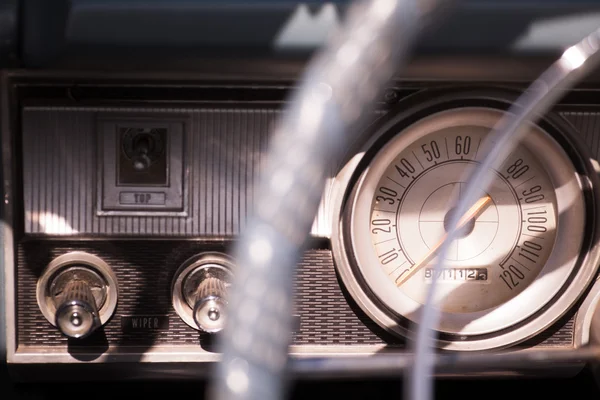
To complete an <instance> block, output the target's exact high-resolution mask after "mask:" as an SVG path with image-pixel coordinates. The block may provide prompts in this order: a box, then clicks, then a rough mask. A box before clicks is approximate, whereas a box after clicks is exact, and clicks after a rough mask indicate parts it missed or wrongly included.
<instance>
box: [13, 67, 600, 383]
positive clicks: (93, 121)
mask: <svg viewBox="0 0 600 400" xmlns="http://www.w3.org/2000/svg"><path fill="white" fill-rule="evenodd" d="M10 84H11V85H12V94H13V95H14V98H15V101H14V103H13V105H12V108H11V109H10V111H11V112H12V116H13V117H14V119H13V121H14V130H13V131H12V134H10V135H5V136H4V140H5V145H6V144H10V143H11V142H12V144H13V145H14V149H15V152H14V157H13V160H12V163H9V164H7V165H5V169H4V171H5V173H6V174H8V175H6V176H5V178H6V179H9V180H11V182H12V185H13V187H14V188H15V191H14V196H15V197H14V198H15V203H14V206H13V209H12V212H13V214H12V215H13V221H12V226H13V229H14V231H13V237H14V243H15V248H14V258H12V257H10V255H9V256H8V258H7V260H10V261H11V262H10V263H9V264H7V269H6V271H5V274H6V277H7V281H6V284H7V289H9V290H7V292H6V293H7V296H14V297H13V299H14V300H15V301H14V302H13V303H12V304H15V306H14V308H9V309H8V313H7V315H8V319H7V321H8V322H9V325H8V333H9V345H11V346H12V347H9V362H10V363H11V364H12V365H21V366H26V365H30V364H40V363H52V364H54V363H57V364H78V365H87V364H102V363H104V362H110V363H113V362H133V361H143V362H153V363H159V362H160V363H173V365H176V363H182V362H186V363H195V364H196V365H203V364H204V363H207V362H212V361H215V360H217V359H218V353H216V352H215V347H214V339H215V335H214V333H210V332H209V331H210V330H211V327H214V324H213V322H214V321H215V320H216V319H218V318H216V319H215V320H213V319H212V318H214V317H215V316H217V315H220V314H219V313H222V312H225V311H224V310H222V309H221V308H220V307H221V303H220V300H221V299H222V298H223V297H224V296H225V294H224V293H225V291H226V290H225V289H224V288H226V287H227V284H228V278H227V276H226V274H225V275H219V272H215V271H222V270H235V265H234V264H235V260H229V259H228V258H227V254H228V253H229V252H230V249H231V246H232V245H233V244H234V242H235V239H236V237H237V235H238V234H239V233H240V231H241V230H242V229H243V228H244V224H245V221H246V218H247V216H248V213H249V212H250V210H251V209H252V207H254V199H255V192H254V184H255V182H256V181H257V179H258V177H259V176H260V170H261V168H262V166H263V165H264V158H265V152H266V149H267V146H268V143H269V137H270V133H271V132H272V129H273V124H274V123H275V121H276V119H277V117H278V115H279V113H280V109H281V105H282V104H283V102H284V101H285V99H286V96H287V93H288V92H289V90H290V89H291V88H292V86H291V85H289V84H287V83H282V82H276V83H274V82H258V83H256V82H245V83H244V82H243V83H240V82H218V81H217V82H213V81H210V80H206V81H200V82H198V81H194V82H190V83H189V84H180V83H179V84H177V85H174V86H171V87H169V86H168V85H164V84H157V83H156V82H147V83H141V84H140V85H131V86H128V87H127V88H119V86H118V85H117V84H114V85H112V86H111V85H110V84H107V83H106V82H105V83H104V84H102V85H94V84H87V85H73V84H72V83H71V82H68V81H61V80H60V79H58V80H53V81H52V83H51V84H39V80H35V79H34V80H28V79H27V78H26V77H21V78H15V79H14V80H11V81H10ZM499 86H502V87H501V89H499ZM522 88H523V86H522V85H520V84H514V83H506V84H503V85H499V84H494V85H493V86H492V85H490V84H479V85H473V86H470V87H468V88H465V86H464V85H457V84H453V83H452V82H443V83H440V82H427V81H420V82H418V81H410V82H409V81H398V82H397V86H396V87H390V88H389V90H388V94H389V95H388V96H386V98H385V99H383V100H382V101H381V102H380V103H379V105H378V109H377V111H376V115H374V118H377V119H379V120H380V121H381V120H383V119H384V118H385V117H386V116H389V115H390V113H395V112H396V110H397V107H398V104H399V103H400V104H402V102H405V101H406V102H412V103H413V104H414V102H418V101H421V100H419V99H422V100H423V101H429V100H431V99H432V98H433V97H434V96H433V94H431V95H430V94H428V93H435V91H436V90H443V91H445V92H446V93H454V94H456V96H457V101H458V102H459V103H460V99H461V97H460V96H461V95H460V94H461V93H466V92H468V91H472V90H476V91H477V92H478V93H485V94H486V95H485V96H483V97H486V96H487V97H489V98H492V99H493V98H494V97H495V93H498V91H501V92H503V93H508V94H509V95H514V94H515V93H518V91H519V90H521V89H522ZM593 93H594V91H593V90H592V89H590V90H587V91H585V90H583V91H581V92H578V93H575V92H574V93H573V94H571V95H569V96H567V97H565V99H564V101H563V103H561V104H559V105H557V106H556V108H555V110H554V111H553V114H554V115H553V118H557V119H560V120H561V124H562V125H561V129H563V133H564V134H565V135H567V136H568V137H573V138H575V139H574V140H575V141H578V142H580V143H582V144H583V146H584V147H585V148H586V149H587V150H585V151H587V152H589V153H590V154H591V156H592V158H593V159H594V160H595V159H597V158H598V157H600V142H599V141H598V137H597V135H596V130H597V126H598V125H597V124H598V123H599V122H600V114H598V113H597V112H596V110H595V107H596V103H595V102H594V101H595V97H594V96H593V95H592V94H593ZM391 94H393V95H391ZM483 97H482V102H484V100H483ZM470 101H471V100H470ZM584 103H585V105H582V104H584ZM407 104H408V103H407ZM374 132H375V131H373V130H371V131H368V132H366V133H365V136H364V137H363V138H361V140H359V141H358V142H357V143H347V144H346V145H347V157H346V159H345V160H344V162H343V163H341V164H340V165H335V166H332V170H331V171H330V179H329V180H328V184H327V187H326V188H325V190H324V195H323V199H322V204H321V208H320V210H319V213H318V215H317V216H316V218H315V222H314V225H313V229H312V233H311V237H310V238H309V241H308V249H307V250H306V252H305V255H304V258H303V259H302V261H301V263H300V264H299V265H298V269H297V271H296V275H295V278H294V279H295V280H294V289H295V302H294V304H295V306H294V307H295V310H294V315H295V321H296V326H295V329H294V332H293V348H292V352H293V353H294V354H295V355H296V356H298V357H305V356H309V355H325V354H326V355H331V356H343V355H349V354H362V355H369V354H374V353H377V352H382V351H384V352H396V353H404V352H406V349H407V343H406V338H405V337H403V336H402V335H396V334H394V332H393V331H390V330H387V329H385V327H381V326H380V325H381V324H378V323H377V322H376V321H375V320H374V319H373V316H372V315H369V313H368V312H365V310H364V308H363V307H361V306H360V304H357V301H356V298H355V297H354V296H353V295H352V293H350V292H349V291H348V286H347V285H348V283H347V281H346V280H345V279H341V278H340V275H339V273H338V270H337V269H336V268H338V267H339V265H336V263H338V264H339V260H337V259H335V256H334V254H333V253H332V244H331V241H332V235H333V234H334V232H335V229H333V227H334V224H337V223H338V222H339V220H338V219H337V218H338V217H339V215H337V214H336V208H335V201H336V199H337V198H338V196H339V195H340V185H339V173H340V168H341V166H342V165H343V164H344V163H345V162H347V161H348V160H351V159H352V158H353V157H354V156H355V155H356V154H358V153H359V152H360V151H361V148H363V146H365V144H366V143H368V142H369V141H370V140H371V139H373V138H374V137H375V136H376V135H375V133H374ZM588 158H589V157H588ZM588 161H589V160H586V161H585V162H588ZM10 171H13V172H14V175H12V174H10ZM207 254H212V255H214V254H217V255H218V256H217V257H216V258H212V259H210V262H204V261H202V260H203V258H202V256H203V255H207ZM56 260H59V261H56ZM97 260H101V262H98V261H97ZM230 262H231V264H233V267H232V266H231V265H230V264H229V263H230ZM189 266H192V267H193V268H192V269H191V270H190V269H186V268H187V267H189ZM184 267H186V268H184ZM596 267H597V265H592V266H590V268H591V271H592V273H593V272H594V271H595V268H596ZM183 270H185V271H187V272H186V274H184V275H185V276H180V273H181V271H183ZM190 271H191V272H190ZM178 279H180V281H179V283H177V282H178ZM73 280H75V281H77V282H83V283H84V284H85V285H79V286H77V285H70V282H71V281H73ZM40 282H43V283H40ZM177 285H179V286H177ZM186 285H187V286H186ZM114 287H118V299H117V301H116V307H115V308H114V311H111V312H110V313H109V312H108V311H107V310H110V307H109V305H110V302H109V301H108V300H107V299H109V298H110V293H114V292H111V291H110V290H111V288H114ZM174 287H178V288H182V289H178V291H179V290H180V291H181V294H180V295H178V296H179V297H178V298H177V302H178V306H177V307H176V306H174V301H175V300H174V299H175V297H176V296H174V292H173V288H174ZM588 289H589V287H588V286H585V287H581V288H580V291H579V295H578V296H576V299H575V301H574V304H571V306H569V307H568V308H567V309H566V310H565V312H564V313H562V314H561V315H556V316H555V318H554V319H553V322H552V323H551V324H548V325H546V326H544V328H543V329H541V330H539V331H536V332H535V334H533V335H529V336H528V337H524V338H523V340H520V341H518V343H515V344H511V346H512V347H509V350H523V349H531V348H538V349H570V348H576V347H578V346H579V345H581V343H579V342H578V341H577V340H576V338H577V337H579V336H580V334H579V332H577V327H578V324H577V321H578V318H580V315H578V313H577V311H578V305H579V304H580V302H582V301H583V300H584V299H585V296H584V295H585V294H586V291H587V290H588ZM82 293H83V294H82ZM67 295H69V296H71V297H68V296H67ZM73 301H75V302H74V303H76V304H75V305H73V304H74V303H73ZM40 307H41V309H40ZM74 307H79V308H74ZM44 309H45V310H46V312H43V311H44ZM48 310H50V312H48ZM182 310H183V311H182ZM203 310H204V311H206V312H205V313H204V311H203ZM207 318H208V319H207ZM211 321H212V322H211ZM88 322H89V324H88ZM23 371H26V370H23ZM22 377H23V379H35V377H34V376H31V375H29V376H28V375H27V373H25V374H24V375H22Z"/></svg>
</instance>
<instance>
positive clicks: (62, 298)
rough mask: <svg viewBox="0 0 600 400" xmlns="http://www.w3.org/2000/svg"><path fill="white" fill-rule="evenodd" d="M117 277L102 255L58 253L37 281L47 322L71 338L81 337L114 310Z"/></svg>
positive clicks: (87, 333) (40, 304)
mask: <svg viewBox="0 0 600 400" xmlns="http://www.w3.org/2000/svg"><path fill="white" fill-rule="evenodd" d="M118 295H119V294H118V284H117V277H116V276H115V274H114V273H113V271H112V269H111V268H110V266H109V265H108V264H106V262H104V261H103V260H102V259H100V258H99V257H97V256H95V255H92V254H89V253H84V252H79V251H74V252H71V253H67V254H63V255H61V256H59V257H56V258H55V259H54V260H52V261H51V262H50V264H48V266H47V267H46V269H45V270H44V272H42V274H41V276H40V278H39V279H38V282H37V291H36V297H37V302H38V305H39V306H40V311H41V312H42V314H43V315H44V317H46V319H47V320H48V322H50V323H51V324H52V325H54V326H56V327H57V328H58V329H59V330H60V332H61V333H63V334H64V335H65V336H67V337H68V338H74V339H81V338H85V337H86V336H89V335H91V334H92V333H93V332H94V331H95V330H97V329H98V328H99V327H101V326H102V325H104V324H105V323H106V322H108V320H109V319H110V317H111V316H112V315H113V313H114V312H115V309H116V306H117V298H118Z"/></svg>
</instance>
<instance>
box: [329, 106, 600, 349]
mask: <svg viewBox="0 0 600 400" xmlns="http://www.w3.org/2000/svg"><path fill="white" fill-rule="evenodd" d="M501 116H502V111H500V110H497V109H492V108H482V107H459V108H450V109H447V110H443V111H436V112H433V113H431V114H430V115H428V116H426V117H423V118H420V119H418V120H417V121H415V122H413V123H411V124H406V126H403V127H402V128H401V129H399V131H396V132H394V129H395V127H398V126H402V125H401V124H399V121H392V123H389V124H388V126H387V127H386V128H385V129H383V130H382V131H383V132H381V138H380V143H381V142H383V144H381V145H380V146H379V147H377V146H373V147H372V148H370V149H368V150H367V151H366V152H365V154H364V155H363V156H362V159H361V161H360V162H359V163H358V164H359V165H358V166H357V167H356V169H355V170H354V171H353V173H354V178H353V179H351V180H350V182H349V184H348V188H347V192H346V198H345V200H344V203H343V206H342V207H341V208H342V209H341V216H340V221H341V222H340V225H339V226H338V227H337V228H338V230H337V231H336V237H334V242H335V243H334V251H335V255H336V263H337V265H338V270H339V271H340V275H341V277H342V279H343V281H344V283H345V284H346V286H347V287H348V289H349V291H350V292H351V294H352V295H353V296H354V297H355V300H356V301H357V303H358V304H359V305H360V306H361V307H362V308H363V309H364V310H365V311H366V312H367V314H368V315H370V316H371V317H372V318H373V319H374V320H375V321H376V322H378V323H379V324H380V325H382V326H383V327H384V328H386V329H388V330H391V331H393V332H396V333H401V334H404V335H406V334H407V333H408V332H409V330H410V325H409V323H410V322H412V323H419V322H420V309H421V307H422V306H423V304H424V302H425V299H426V296H427V292H428V289H429V286H430V284H431V281H432V279H433V274H434V273H437V274H438V275H437V281H438V285H437V286H436V292H435V299H434V304H435V305H436V307H438V308H439V309H440V311H441V320H440V324H439V327H438V328H439V331H440V333H441V341H440V343H441V344H442V345H443V347H446V348H452V349H466V350H476V349H485V348H492V347H502V346H506V345H508V344H512V343H515V342H518V341H522V340H525V339H527V338H528V337H531V336H532V335H533V334H535V333H537V332H539V331H541V330H543V329H544V328H546V327H548V326H549V325H550V324H551V323H552V322H554V321H555V320H556V319H558V318H559V317H560V316H562V315H563V314H564V313H565V312H566V311H567V310H568V308H569V307H570V306H571V305H572V304H573V303H574V301H575V300H576V299H577V298H578V297H579V295H580V294H581V293H582V292H583V290H584V289H585V285H586V284H587V283H588V282H589V280H590V279H591V276H592V275H593V273H594V271H595V269H596V261H589V257H588V258H587V259H586V257H585V255H586V248H587V246H588V242H589V233H590V230H591V229H593V225H594V223H593V217H592V216H593V215H596V214H595V207H593V204H591V203H590V199H589V196H587V197H586V195H585V193H584V190H585V183H584V182H583V181H582V178H581V165H582V163H583V164H585V163H586V162H585V160H583V161H582V159H580V158H577V160H574V159H573V157H572V155H573V154H574V152H573V151H572V150H573V149H569V153H570V154H571V156H570V155H569V154H568V153H567V151H565V148H564V144H561V143H559V141H557V140H556V138H555V137H553V136H552V135H551V134H549V133H548V132H547V131H546V130H544V129H542V128H541V127H540V126H538V125H532V126H530V127H529V128H528V132H527V134H526V136H525V139H524V140H523V141H522V142H521V143H520V144H519V145H518V146H517V147H516V148H515V149H514V150H513V151H512V152H511V154H510V155H509V156H508V157H507V158H506V159H505V160H503V162H502V164H501V166H500V167H499V168H497V169H495V170H493V171H490V172H491V173H492V174H493V176H494V179H493V182H492V184H491V185H490V186H489V187H487V188H481V190H480V193H479V195H478V199H479V200H478V201H477V202H476V203H475V204H474V205H473V207H471V209H469V210H468V211H467V212H466V213H465V214H464V215H461V216H459V217H460V222H459V226H458V228H457V229H458V233H457V235H456V239H455V240H454V241H453V242H452V243H449V245H448V249H449V250H448V252H447V254H446V259H445V260H444V268H443V269H442V270H439V271H434V268H433V267H434V265H435V263H436V262H437V261H438V260H437V253H438V251H439V250H440V248H441V246H442V244H444V242H445V240H446V238H447V236H448V230H449V223H450V220H451V219H452V217H453V216H454V213H455V210H456V208H455V207H456V205H457V202H458V201H459V199H460V198H461V196H462V195H463V192H464V189H465V188H466V182H465V177H467V176H469V175H470V173H471V172H472V171H473V170H474V169H475V168H477V167H478V166H479V164H480V162H481V161H482V159H483V158H484V157H485V155H486V154H485V152H484V151H480V150H481V144H482V143H483V141H484V140H485V138H486V136H487V135H488V134H489V132H490V130H491V128H492V127H493V126H494V125H495V123H496V122H497V121H498V119H499V118H500V117H501ZM394 122H395V124H394ZM396 129H397V128H396ZM386 135H387V136H386ZM361 165H362V166H361ZM582 253H583V257H582ZM582 279H583V280H584V282H583V283H582V281H581V280H582Z"/></svg>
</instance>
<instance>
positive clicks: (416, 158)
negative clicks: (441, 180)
mask: <svg viewBox="0 0 600 400" xmlns="http://www.w3.org/2000/svg"><path fill="white" fill-rule="evenodd" d="M412 154H413V156H415V160H417V162H418V163H419V165H420V166H421V168H423V169H425V167H424V166H423V164H421V161H419V158H418V157H417V155H416V154H415V152H414V151H413V152H412Z"/></svg>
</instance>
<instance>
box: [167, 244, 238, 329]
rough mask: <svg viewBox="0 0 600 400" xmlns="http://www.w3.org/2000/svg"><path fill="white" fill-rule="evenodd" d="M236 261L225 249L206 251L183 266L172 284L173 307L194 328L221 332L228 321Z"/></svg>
mask: <svg viewBox="0 0 600 400" xmlns="http://www.w3.org/2000/svg"><path fill="white" fill-rule="evenodd" d="M233 267H234V265H233V261H232V260H231V259H230V258H229V257H228V256H226V255H225V254H221V253H203V254H199V255H197V256H195V257H192V258H190V259H189V260H187V261H186V262H185V263H183V265H182V266H181V267H180V268H179V270H178V271H177V273H176V274H175V277H174V279H173V284H172V295H173V307H174V308H175V311H176V312H177V314H178V315H179V316H180V317H181V319H183V320H184V321H185V323H186V324H188V325H189V326H191V327H192V328H194V329H197V330H200V331H203V332H207V333H217V332H220V331H221V330H222V329H223V327H224V326H225V322H226V321H227V291H228V287H229V285H230V283H231V280H232V278H233V273H232V272H231V271H232V270H233Z"/></svg>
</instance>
